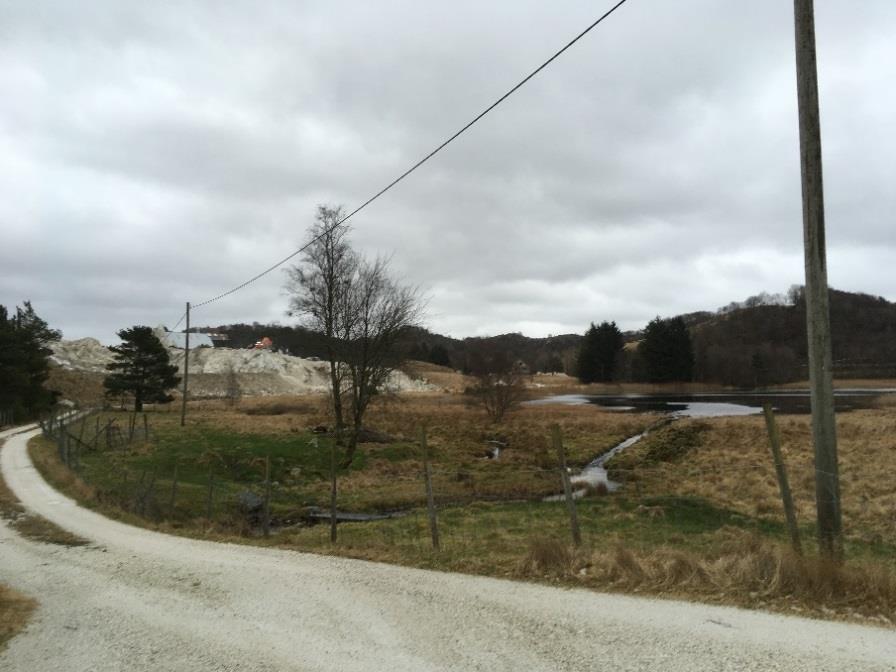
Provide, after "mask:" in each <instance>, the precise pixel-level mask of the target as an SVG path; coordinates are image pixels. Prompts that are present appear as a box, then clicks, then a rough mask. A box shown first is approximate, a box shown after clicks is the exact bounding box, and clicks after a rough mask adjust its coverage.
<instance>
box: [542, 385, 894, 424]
mask: <svg viewBox="0 0 896 672" xmlns="http://www.w3.org/2000/svg"><path fill="white" fill-rule="evenodd" d="M884 394H886V395H891V394H896V389H893V388H885V389H883V388H882V389H840V390H835V392H834V405H835V406H836V410H837V411H841V412H842V411H852V410H856V409H862V408H871V407H873V405H874V400H875V399H876V398H877V397H879V396H881V395H884ZM765 402H769V403H771V405H772V408H774V410H775V411H776V412H777V413H809V412H810V411H811V406H810V400H809V392H808V390H792V391H786V392H782V391H775V392H719V393H712V394H626V395H606V394H594V395H585V394H561V395H554V396H550V397H544V398H542V399H534V400H532V401H529V402H526V403H527V404H531V405H536V406H540V405H543V404H565V405H582V404H596V405H597V406H601V407H603V408H607V409H611V410H617V411H621V412H644V411H659V412H663V413H669V414H671V415H676V416H681V417H692V418H712V417H722V416H730V415H754V414H756V413H761V412H762V404H763V403H765Z"/></svg>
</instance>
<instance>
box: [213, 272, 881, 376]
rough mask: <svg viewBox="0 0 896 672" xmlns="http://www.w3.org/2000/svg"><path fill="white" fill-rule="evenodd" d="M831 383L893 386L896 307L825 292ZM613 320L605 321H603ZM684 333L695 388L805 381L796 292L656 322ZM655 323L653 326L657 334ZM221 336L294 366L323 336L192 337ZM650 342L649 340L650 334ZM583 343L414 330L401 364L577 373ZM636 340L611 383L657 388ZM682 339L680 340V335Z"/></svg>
mask: <svg viewBox="0 0 896 672" xmlns="http://www.w3.org/2000/svg"><path fill="white" fill-rule="evenodd" d="M830 298H831V302H830V303H831V328H832V344H833V353H834V376H835V377H837V378H844V379H848V378H896V303H891V302H889V301H887V300H886V299H884V298H882V297H875V296H869V295H867V294H857V293H851V292H842V291H838V290H833V289H832V290H831V291H830ZM607 317H609V318H612V316H607ZM679 320H681V321H683V323H684V324H685V325H686V326H687V334H688V335H689V336H690V340H691V348H692V353H691V354H692V356H693V363H692V367H691V369H690V370H691V376H692V380H693V381H695V382H704V383H713V384H720V385H731V386H736V387H744V388H753V387H763V386H766V385H774V384H778V383H786V382H793V381H800V380H805V379H806V378H807V369H806V360H807V355H806V315H805V302H804V299H803V294H802V290H801V288H799V287H793V288H791V290H790V291H789V292H788V293H787V294H786V295H781V294H766V293H763V294H759V295H757V296H754V297H750V298H748V299H747V300H745V301H743V302H737V303H731V304H729V305H727V306H724V307H723V308H719V309H718V310H716V311H706V312H698V313H689V314H686V315H679V316H674V318H672V317H670V318H669V319H668V320H660V321H661V322H662V321H665V322H669V323H670V324H671V323H672V322H673V321H674V322H675V323H678V322H679ZM656 324H657V320H654V321H652V322H651V325H654V326H656ZM196 331H202V332H218V333H226V334H228V336H229V337H230V345H231V347H236V348H247V347H251V346H252V345H253V344H254V343H255V342H256V341H258V340H260V339H261V338H262V337H264V336H268V337H270V338H271V339H272V340H273V342H274V347H275V349H278V350H281V351H285V352H289V353H290V354H293V355H298V356H300V357H321V358H323V357H324V354H325V350H324V343H323V337H322V336H321V335H320V334H317V333H315V332H312V331H309V330H307V329H304V328H302V327H291V326H283V325H276V324H273V325H271V324H259V323H257V322H255V323H252V324H232V325H221V326H218V327H206V328H201V329H197V330H196ZM648 335H650V334H648ZM583 338H584V337H583V335H582V334H563V335H559V336H548V337H546V338H529V337H527V336H523V335H522V334H519V333H512V334H502V335H500V336H491V337H482V338H464V339H456V338H451V337H448V336H442V335H440V334H434V333H431V332H429V331H427V330H425V329H413V330H410V331H409V332H408V334H407V339H406V349H407V354H408V357H410V358H411V359H416V360H420V361H426V362H432V363H434V364H439V365H443V366H449V367H451V368H453V369H456V370H459V371H469V370H470V367H471V363H472V361H473V360H474V359H475V353H476V352H477V351H481V350H482V349H483V348H488V349H489V350H496V349H497V350H501V351H503V352H505V353H507V355H508V356H509V357H510V358H512V359H513V360H514V361H519V362H522V363H524V364H525V365H526V366H527V367H528V369H529V370H530V371H532V372H552V371H554V372H565V373H568V374H569V375H573V376H576V375H578V374H579V367H580V365H581V361H580V357H579V355H580V350H581V348H582V344H583ZM644 338H645V333H644V332H643V331H636V332H624V333H622V343H623V347H622V348H621V349H620V350H619V352H618V362H617V365H616V366H615V367H613V371H614V374H613V380H617V381H619V382H655V381H652V380H650V378H651V375H650V367H649V366H647V365H646V363H645V349H644V348H643V347H638V345H639V343H640V342H642V341H643V340H644ZM685 338H686V336H685Z"/></svg>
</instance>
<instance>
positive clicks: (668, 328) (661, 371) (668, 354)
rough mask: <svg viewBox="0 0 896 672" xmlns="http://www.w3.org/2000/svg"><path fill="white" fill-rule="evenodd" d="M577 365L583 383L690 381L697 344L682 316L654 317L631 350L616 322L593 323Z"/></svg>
mask: <svg viewBox="0 0 896 672" xmlns="http://www.w3.org/2000/svg"><path fill="white" fill-rule="evenodd" d="M576 365H577V374H578V377H579V380H581V381H582V382H583V383H610V382H616V381H622V380H625V381H637V382H649V383H672V382H690V381H691V380H693V377H694V347H693V344H692V342H691V336H690V332H689V331H688V327H687V325H686V324H685V321H684V320H683V319H682V318H681V317H674V318H671V319H662V318H660V317H656V318H654V319H653V320H651V321H650V322H649V323H648V325H647V327H645V329H644V333H643V338H642V340H641V341H640V342H638V344H637V346H636V347H634V348H631V349H629V350H626V348H625V339H624V337H623V335H622V332H621V331H620V330H619V327H617V326H616V323H615V322H601V323H600V324H599V325H597V326H595V325H594V323H592V324H591V326H590V327H589V329H588V331H586V332H585V336H584V338H583V339H582V344H581V346H580V349H579V355H578V359H577V362H576Z"/></svg>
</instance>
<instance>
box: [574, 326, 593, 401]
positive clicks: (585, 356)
mask: <svg viewBox="0 0 896 672" xmlns="http://www.w3.org/2000/svg"><path fill="white" fill-rule="evenodd" d="M576 371H577V374H578V376H579V380H580V381H581V382H583V383H585V384H586V385H587V384H588V383H593V382H594V381H596V380H597V327H595V326H594V322H592V323H591V326H590V327H588V331H586V332H585V337H584V338H583V339H582V344H581V346H579V357H578V360H577V361H576Z"/></svg>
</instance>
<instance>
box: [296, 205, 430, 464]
mask: <svg viewBox="0 0 896 672" xmlns="http://www.w3.org/2000/svg"><path fill="white" fill-rule="evenodd" d="M341 218H342V209H341V208H339V207H337V208H328V207H324V206H320V207H319V208H318V212H317V217H316V219H315V223H314V225H313V226H312V227H311V230H310V231H309V234H310V235H311V236H312V237H313V238H316V239H317V240H316V242H315V243H314V244H313V245H311V246H310V247H309V248H308V250H307V251H306V252H305V256H304V257H303V260H302V263H301V264H300V265H298V266H294V267H292V268H290V269H288V274H289V281H288V282H287V285H286V288H287V291H288V292H289V293H290V295H291V298H290V314H291V315H301V316H304V318H305V323H306V325H307V326H308V327H310V328H311V329H314V330H316V331H318V332H320V333H322V334H324V335H325V336H326V343H327V359H328V361H329V364H330V384H331V390H332V403H333V413H334V416H335V421H336V431H337V440H338V441H340V442H341V441H342V432H343V430H344V429H345V428H348V429H349V430H350V431H349V437H348V445H347V449H346V455H345V459H344V466H347V465H348V464H350V463H351V461H352V459H353V458H354V455H355V452H356V450H357V445H358V436H359V435H360V433H361V429H362V427H363V420H364V414H365V412H366V411H367V408H368V406H369V405H370V402H371V401H372V400H373V398H374V397H375V396H376V395H377V394H379V393H380V392H381V391H382V389H383V387H384V386H385V384H386V382H387V381H388V379H389V376H390V375H391V373H392V372H393V371H394V370H395V369H396V368H397V367H398V365H399V364H400V363H401V361H402V352H403V348H402V347H401V346H402V339H403V337H404V335H405V334H406V332H407V329H408V327H411V326H415V325H417V324H418V323H419V320H420V318H421V315H422V308H423V301H422V299H421V297H420V294H419V292H418V291H417V290H416V289H415V288H412V287H407V286H404V285H402V284H400V283H399V282H397V281H396V280H394V279H393V278H391V277H390V275H389V272H388V266H389V264H388V260H387V259H385V258H382V257H378V258H377V259H375V260H374V261H367V260H364V259H362V258H360V257H359V255H357V254H356V253H355V252H354V251H353V250H352V249H351V246H350V244H349V242H348V239H347V233H348V232H347V230H346V229H345V228H344V227H342V226H340V227H338V228H335V225H336V223H338V222H339V221H340V220H341ZM346 417H348V419H349V420H350V422H346Z"/></svg>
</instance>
